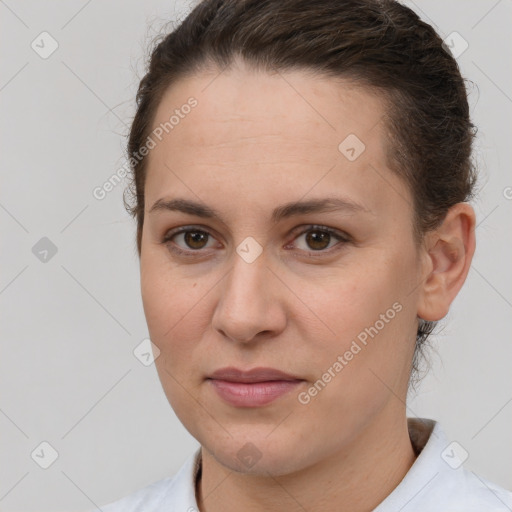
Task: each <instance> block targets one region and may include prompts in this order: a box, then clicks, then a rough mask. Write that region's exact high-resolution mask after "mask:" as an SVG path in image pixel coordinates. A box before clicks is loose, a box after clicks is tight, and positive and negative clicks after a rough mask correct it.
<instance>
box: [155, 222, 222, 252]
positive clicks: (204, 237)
mask: <svg viewBox="0 0 512 512" xmlns="http://www.w3.org/2000/svg"><path fill="white" fill-rule="evenodd" d="M214 241H215V240H214V238H213V237H212V236H211V235H210V233H208V232H207V231H204V230H203V229H197V228H196V229H194V228H191V227H188V228H180V229H177V230H173V231H170V232H168V233H167V234H166V235H165V237H164V239H163V240H162V243H163V244H165V245H166V247H167V248H168V249H169V250H170V251H172V252H174V253H176V254H178V255H183V256H199V255H201V254H203V253H205V252H206V249H210V248H211V247H213V245H214V244H213V242H214ZM212 244H213V245H212ZM203 249H204V250H203Z"/></svg>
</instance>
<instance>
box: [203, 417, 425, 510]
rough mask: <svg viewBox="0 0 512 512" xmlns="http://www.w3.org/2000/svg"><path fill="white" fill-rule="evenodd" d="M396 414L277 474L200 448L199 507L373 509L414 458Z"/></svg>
mask: <svg viewBox="0 0 512 512" xmlns="http://www.w3.org/2000/svg"><path fill="white" fill-rule="evenodd" d="M395 412H396V411H395ZM396 418H397V416H396V415H395V416H394V417H393V418H389V419H388V420H386V418H383V421H375V422H373V423H372V424H371V425H370V426H368V427H367V428H366V429H364V430H363V431H361V432H360V433H358V435H357V436H356V437H355V438H354V439H352V440H351V441H350V443H349V446H345V447H343V448H342V449H340V450H339V451H337V452H335V453H333V454H332V456H329V457H328V458H326V459H323V460H321V461H320V462H318V463H316V464H314V465H312V466H310V467H307V468H303V469H301V470H299V471H296V472H294V473H291V474H288V475H284V476H279V477H273V476H268V477H266V476H254V475H247V474H243V473H237V472H234V471H231V470H229V469H228V468H226V467H224V466H222V465H221V464H219V463H218V461H217V460H216V459H215V458H214V457H212V456H211V454H209V452H207V451H206V450H205V449H204V448H202V449H201V455H202V471H201V479H200V481H199V483H198V485H197V488H196V496H197V503H198V506H199V510H200V511H201V512H221V511H222V512H235V511H239V510H244V511H247V512H261V511H265V512H273V511H276V512H277V511H282V510H287V511H290V512H299V511H300V512H303V511H304V510H308V511H311V512H316V511H322V512H335V511H336V512H349V511H350V512H363V511H364V512H367V511H371V510H373V509H374V508H375V507H377V505H379V504H380V503H381V502H382V501H383V500H384V499H385V498H386V497H387V496H388V495H389V494H390V493H391V492H392V491H393V490H394V489H395V488H396V487H397V486H398V484H399V483H400V481H401V480H402V479H403V477H404V476H405V475H406V473H407V471H409V469H410V467H411V466H412V464H413V463H414V461H415V458H416V455H415V453H414V450H413V447H412V444H411V441H410V438H409V432H408V429H407V419H406V416H405V414H403V415H401V416H400V418H399V419H396Z"/></svg>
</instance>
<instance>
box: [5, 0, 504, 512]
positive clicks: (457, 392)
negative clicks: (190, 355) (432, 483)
mask: <svg viewBox="0 0 512 512" xmlns="http://www.w3.org/2000/svg"><path fill="white" fill-rule="evenodd" d="M408 4H409V5H411V6H412V7H413V8H414V9H415V10H416V11H418V12H419V13H420V14H421V16H422V17H424V18H425V19H427V20H429V21H430V22H431V23H433V24H434V25H435V26H436V27H437V29H438V31H439V32H440V33H441V35H442V36H443V37H446V36H448V35H449V34H451V33H452V32H453V31H457V32H458V33H460V34H461V35H462V37H463V38H464V39H465V40H466V41H467V42H468V44H469V47H468V48H467V50H466V51H465V52H464V53H463V54H462V55H460V57H458V60H459V62H460V65H461V67H462V71H463V74H464V75H465V76H466V77H467V78H469V79H470V80H472V81H473V82H475V84H476V86H475V87H474V88H473V89H472V92H471V95H470V101H471V105H472V112H473V117H474V121H475V122H476V124H477V125H478V126H479V130H480V132H479V138H478V144H477V148H476V155H477V158H478V162H479V165H480V168H481V181H480V186H481V188H482V191H481V193H480V195H479V197H478V199H477V200H476V201H475V202H474V206H475V209H476V211H477V215H478V223H479V224H478V228H477V241H478V249H477V254H476V257H475V259H474V264H473V266H472V269H471V271H470V273H469V276H468V280H467V283H466V285H465V287H464V289H463V291H462V292H461V294H460V295H459V296H458V297H457V299H456V300H455V303H454V305H453V307H452V310H451V312H450V314H449V316H448V317H447V319H446V322H444V324H445V328H444V329H443V330H442V332H441V333H440V334H439V335H438V336H436V337H435V339H434V342H435V343H434V345H435V347H436V349H437V353H438V355H436V353H434V354H433V356H432V357H433V364H434V366H433V369H432V371H431V373H430V374H429V376H428V377H427V378H426V379H425V380H424V382H423V384H422V386H421V388H420V391H419V393H418V395H417V396H411V398H410V400H409V403H408V405H409V410H408V415H409V416H420V417H431V418H435V419H437V420H439V421H440V422H441V424H442V425H443V426H444V428H445V430H446V431H447V434H448V436H449V438H450V440H456V441H457V442H459V443H460V444H461V445H462V446H463V447H464V448H465V449H466V450H467V451H468V453H469V458H468V460H467V462H466V466H467V467H468V468H469V469H471V470H473V471H475V472H476V473H477V474H479V475H480V476H482V477H484V478H487V479H489V480H491V481H494V482H496V483H498V484H500V485H502V486H504V487H508V488H512V472H511V470H510V460H512V445H511V439H512V428H511V426H512V421H511V420H512V403H511V401H512V382H511V379H510V358H511V355H512V348H511V344H510V341H511V331H512V325H511V322H510V317H511V308H512V304H511V302H512V295H511V290H512V283H511V281H512V272H511V265H510V261H512V254H511V252H512V247H511V243H510V233H511V228H512V226H511V224H512V216H511V215H510V213H511V208H512V201H511V200H510V199H508V198H510V197H511V196H512V189H511V188H510V187H512V176H511V174H510V169H511V164H512V162H511V151H510V146H511V143H510V141H511V131H512V130H511V119H512V116H511V105H512V100H511V96H512V84H511V76H510V62H512V55H511V53H512V51H511V48H512V45H511V42H512V41H511V38H512V37H511V32H510V20H511V19H512V2H511V1H510V0H501V1H495V0H492V1H484V0H479V1H466V0H465V1H446V0H442V1H439V0H436V1H433V0H428V1H427V0H422V1H420V0H417V1H415V2H414V3H413V2H408ZM187 10H188V6H187V4H185V3H184V4H179V3H173V2H172V1H163V0H151V1H145V2H140V1H139V2H136V1H134V0H130V1H121V0H106V1H102V2H100V1H98V0H95V1H94V0H93V1H91V0H89V1H68V2H57V1H46V2H41V1H36V0H30V1H29V0H26V1H23V2H22V1H15V0H6V1H0V19H1V20H2V30H1V31H0V38H1V42H0V45H1V46H0V47H1V48H2V58H1V69H2V73H1V80H0V88H1V93H0V102H1V108H2V115H1V118H0V119H1V121H0V123H1V140H2V151H1V159H0V162H1V172H2V186H1V190H0V223H1V229H2V231H1V233H2V234H1V240H2V251H1V274H0V314H1V318H0V325H1V342H2V353H1V357H0V375H1V396H0V435H1V440H2V451H1V454H0V460H1V461H2V463H1V472H0V510H2V511H32V510H33V511H35V510H37V511H39V512H44V511H50V510H52V511H64V510H66V511H70V510H77V511H80V510H86V509H90V508H92V507H93V506H94V505H95V504H96V505H101V504H104V503H106V502H109V501H112V500H114V499H117V498H119V497H121V496H123V495H126V494H128V493H129V492H131V491H133V490H135V489H138V488H140V487H142V486H145V485H147V484H149V483H150V482H154V481H156V480H158V479H160V478H163V477H166V476H168V475H172V474H173V473H174V472H175V471H176V470H177V469H178V468H179V467H180V466H181V465H182V463H183V462H184V460H185V458H186V457H187V456H188V455H189V454H190V453H191V452H192V451H193V450H194V449H195V448H196V447H197V446H198V444H197V441H195V440H194V439H193V438H192V437H191V436H190V435H189V434H188V432H186V430H185V429H184V428H183V426H182V425H181V423H180V422H179V421H178V419H177V418H176V416H175V415H174V413H173V411H172V410H171V408H170V406H169V405H168V403H167V401H166V399H165V397H164V394H163V392H162V390H161V387H160V383H159V381H158V378H157V375H156V371H155V368H154V366H148V367H146V366H144V365H143V364H141V363H140V361H139V360H138V359H136V358H135V357H134V355H133V350H134V348H135V347H136V346H137V345H138V344H139V343H140V342H141V341H142V340H143V339H144V338H146V336H147V328H146V325H145V320H144V315H143V310H142V304H141V300H140V288H139V274H138V272H139V268H138V259H137V256H136V252H135V249H134V230H135V225H134V223H133V222H132V220H131V219H130V218H129V216H128V215H127V214H126V213H125V211H124V209H123V206H122V190H123V187H124V184H121V185H118V186H117V187H116V188H115V189H114V190H113V191H112V192H110V194H108V195H107V197H106V198H105V199H104V200H102V201H99V200H96V199H95V198H94V197H93V195H92V191H93V189H94V188H95V187H97V186H101V185H102V184H103V183H104V182H105V181H106V180H107V179H108V178H109V177H110V176H111V175H112V174H113V173H114V172H115V171H116V170H117V169H119V168H120V167H121V166H122V165H123V163H124V160H123V157H122V155H123V153H122V147H123V144H124V138H123V137H124V135H125V134H126V133H127V127H128V123H129V121H130V117H131V115H132V114H133V104H134V102H133V98H134V94H135V90H136V86H137V84H138V78H140V77H141V76H142V70H143V64H144V56H145V54H146V48H147V45H148V44H149V43H150V41H151V39H152V38H153V36H155V35H156V34H157V33H158V31H159V29H160V27H161V26H162V25H163V24H164V23H165V22H167V21H169V20H171V19H176V18H178V17H180V18H182V17H183V14H180V13H185V12H186V11H187ZM43 31H47V32H49V33H50V34H51V36H52V37H53V38H54V39H55V40H56V41H57V42H58V45H59V46H58V49H57V50H56V51H55V52H54V53H53V54H52V55H50V56H49V57H48V58H46V59H43V58H41V57H40V55H39V54H38V53H36V51H34V50H33V49H32V47H31V43H32V41H34V40H35V41H36V43H37V42H38V41H40V38H38V36H39V34H40V33H41V32H43ZM39 45H40V46H41V45H42V43H39ZM44 48H45V51H47V50H48V49H49V48H50V41H49V40H48V39H47V40H46V42H45V43H44ZM507 187H508V188H507ZM43 237H47V238H49V239H50V240H51V242H52V243H53V244H54V245H55V246H56V248H57V253H56V254H55V255H53V256H52V255H51V252H50V253H48V256H47V261H46V262H43V261H40V259H38V257H36V255H35V254H34V253H33V251H32V248H33V247H34V246H35V245H36V243H38V242H39V240H40V239H41V238H43ZM40 243H43V244H44V243H45V242H40ZM43 441H46V442H48V443H50V444H51V445H52V446H53V447H54V448H55V450H57V452H58V458H57V460H56V461H55V462H54V463H53V464H52V465H51V466H50V467H49V468H48V469H42V468H41V467H40V466H39V465H38V464H37V463H36V462H35V461H34V460H33V458H31V453H32V452H33V451H34V450H35V449H36V448H38V447H39V445H40V443H41V442H43ZM40 450H41V448H39V452H38V451H37V450H36V453H39V455H40V457H39V459H37V457H36V456H34V458H35V459H36V460H39V462H40V463H41V461H42V463H44V460H43V459H45V457H46V460H48V457H49V456H50V455H49V454H50V452H49V451H48V449H46V451H44V447H43V452H41V451H40ZM41 453H44V456H42V455H41Z"/></svg>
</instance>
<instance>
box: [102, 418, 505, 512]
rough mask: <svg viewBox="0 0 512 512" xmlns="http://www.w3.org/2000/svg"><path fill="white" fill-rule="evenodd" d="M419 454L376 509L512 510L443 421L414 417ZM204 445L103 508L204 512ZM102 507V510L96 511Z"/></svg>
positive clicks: (388, 511)
mask: <svg viewBox="0 0 512 512" xmlns="http://www.w3.org/2000/svg"><path fill="white" fill-rule="evenodd" d="M407 421H408V427H409V436H410V438H411V443H412V445H413V447H414V450H415V452H416V453H417V454H418V453H419V455H418V456H417V458H416V460H415V462H414V464H413V465H412V466H411V468H410V469H409V471H408V472H407V474H406V475H405V477H404V478H403V479H402V481H401V482H400V484H399V485H398V486H397V487H396V488H395V489H394V490H393V491H392V492H391V494H389V495H388V496H387V498H385V499H384V501H382V502H381V503H380V505H378V506H377V508H376V509H374V512H510V511H512V492H510V491H508V490H506V489H503V488H502V487H499V486H498V485H496V484H493V483H491V482H489V481H487V480H485V479H483V478H481V477H479V476H477V475H476V474H475V473H473V472H472V471H468V470H466V469H465V468H464V467H463V465H462V462H463V460H464V459H465V458H466V456H467V453H466V452H465V450H464V448H462V447H461V446H460V445H459V444H458V443H456V442H452V443H450V442H449V441H448V440H447V439H446V436H445V434H444V431H443V430H442V429H441V426H440V425H439V423H438V422H436V421H434V420H429V419H424V418H408V419H407ZM200 465H201V448H198V449H197V450H196V452H195V453H193V454H192V455H190V456H189V458H188V459H187V460H186V461H185V463H184V464H183V466H182V467H181V469H180V470H179V471H178V473H177V474H176V475H175V476H174V477H172V478H171V477H168V478H165V479H163V480H159V481H158V482H155V483H153V484H151V485H149V486H147V487H144V488H143V489H140V490H138V491H136V492H134V493H132V494H130V495H128V496H126V497H124V498H122V499H120V500H118V501H115V502H113V503H110V504H108V505H105V506H102V507H101V510H102V511H103V512H157V511H158V512H198V511H199V507H198V506H197V502H196V497H195V482H196V476H197V472H198V471H199V468H200ZM95 510H96V511H97V510H98V509H95Z"/></svg>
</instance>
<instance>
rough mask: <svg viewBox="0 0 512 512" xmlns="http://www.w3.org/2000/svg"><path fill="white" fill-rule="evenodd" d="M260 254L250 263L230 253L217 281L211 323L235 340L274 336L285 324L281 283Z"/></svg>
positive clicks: (247, 340)
mask: <svg viewBox="0 0 512 512" xmlns="http://www.w3.org/2000/svg"><path fill="white" fill-rule="evenodd" d="M264 254H265V253H264V252H263V254H262V255H260V256H259V257H258V258H257V259H256V260H255V261H253V262H252V263H248V262H246V261H244V259H243V258H241V257H240V256H239V255H238V254H234V256H233V263H232V268H231V271H230V272H228V274H227V276H226V278H225V279H223V280H222V281H221V282H220V283H219V286H220V298H219V301H218V303H217V305H216V308H215V311H214V314H213V318H212V327H213V328H214V329H215V330H216V331H217V332H219V333H220V334H221V335H223V336H224V337H225V338H228V339H231V340H232V341H236V342H238V343H244V344H247V343H250V342H253V341H256V340H261V339H263V338H265V339H266V338H272V337H275V336H277V335H278V334H279V333H281V332H282V331H283V330H284V328H285V326H286V310H285V306H284V300H286V298H285V287H284V286H283V284H282V283H281V282H280V281H279V280H278V279H277V278H276V276H275V275H274V273H273V272H272V271H271V270H270V268H269V267H268V265H267V262H266V258H265V257H264Z"/></svg>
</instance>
